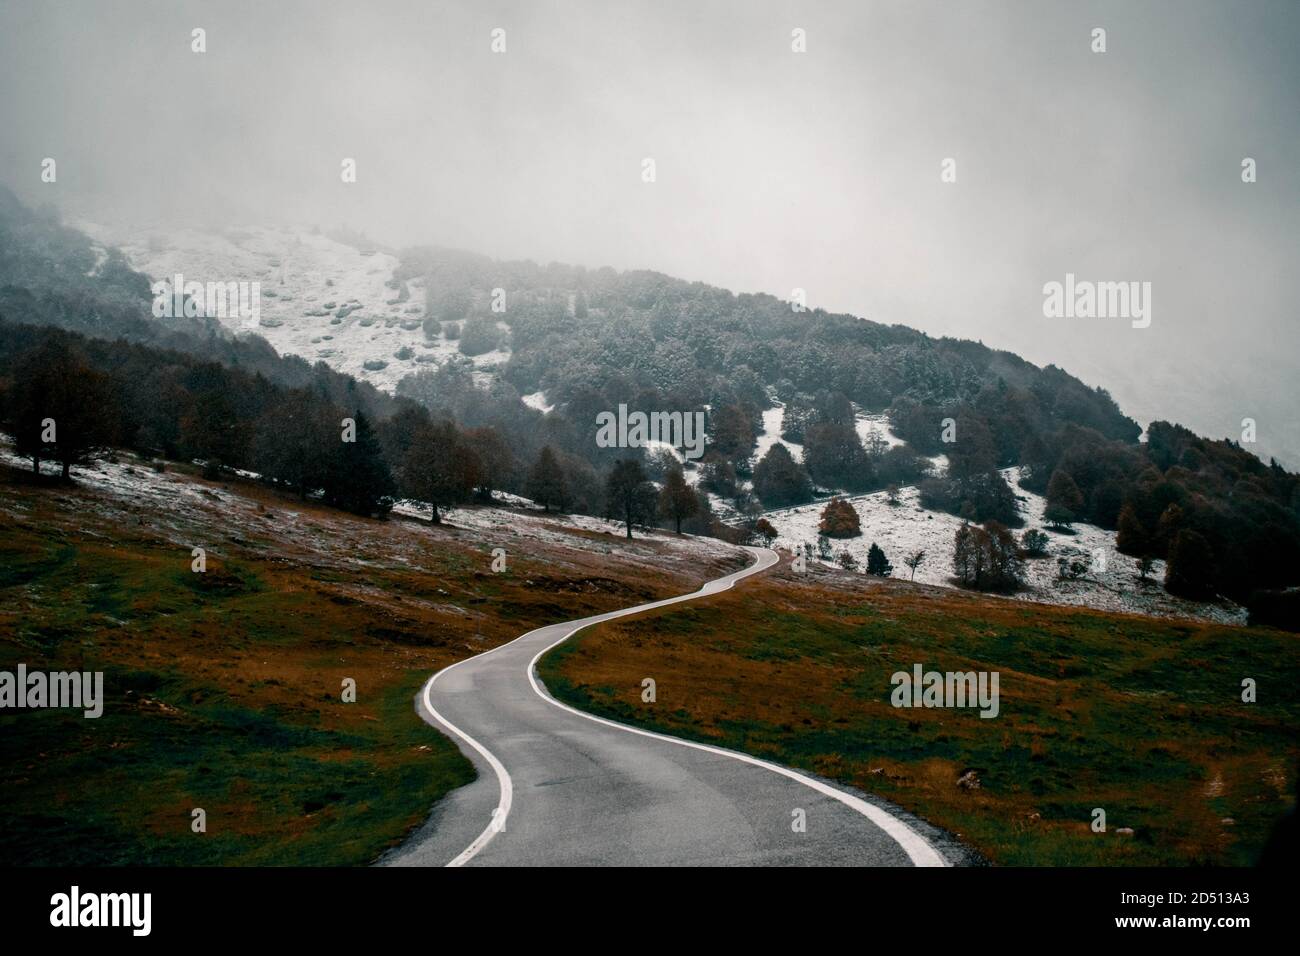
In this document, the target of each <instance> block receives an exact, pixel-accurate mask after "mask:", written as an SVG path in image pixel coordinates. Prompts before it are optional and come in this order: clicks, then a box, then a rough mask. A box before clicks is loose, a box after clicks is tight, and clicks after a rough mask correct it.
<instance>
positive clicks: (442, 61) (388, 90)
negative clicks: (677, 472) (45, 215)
mask: <svg viewBox="0 0 1300 956" xmlns="http://www.w3.org/2000/svg"><path fill="white" fill-rule="evenodd" d="M194 27H203V28H205V29H206V31H207V43H208V52H207V53H205V54H202V55H197V54H194V53H191V52H190V31H191V29H192V28H194ZM497 27H500V28H503V29H505V31H506V44H507V48H506V52H505V53H504V54H494V53H492V52H491V50H490V31H491V30H492V29H493V28H497ZM1094 27H1103V28H1105V29H1106V31H1107V37H1106V40H1107V51H1106V52H1105V53H1094V52H1092V49H1091V46H1092V38H1091V31H1092V29H1093V28H1094ZM795 28H802V29H804V30H805V31H806V35H807V52H806V53H802V54H796V53H793V52H792V51H791V31H792V30H793V29H795ZM0 129H3V136H2V137H0V159H2V160H3V172H2V174H0V178H2V179H3V180H4V182H6V184H8V185H9V186H10V187H11V188H13V189H14V190H15V191H16V192H18V193H19V195H20V196H22V197H23V198H24V199H26V200H29V201H33V200H34V201H40V200H51V201H55V202H56V203H57V204H58V205H60V206H61V207H62V208H63V209H64V210H65V211H66V212H67V213H68V214H69V215H73V216H84V217H87V218H96V219H100V220H109V221H114V220H116V221H119V222H125V221H136V222H138V221H141V220H146V221H157V220H166V219H171V220H176V221H180V222H183V223H186V224H196V225H201V224H204V223H207V222H212V221H215V220H217V219H224V220H226V221H241V222H248V223H274V222H307V223H319V224H322V225H338V224H350V225H353V226H355V227H358V228H361V229H364V230H365V231H366V232H367V233H369V234H370V235H371V236H372V237H373V238H375V239H377V240H381V241H384V242H386V243H389V244H393V245H400V244H405V243H412V242H433V243H439V244H444V245H450V246H457V247H463V248H469V249H473V250H476V251H480V252H484V253H487V254H489V255H493V256H498V257H507V258H515V257H524V258H532V259H536V260H538V261H542V262H547V261H552V260H558V261H564V262H573V263H579V264H583V265H588V266H601V265H612V266H615V267H617V268H650V269H657V270H661V271H663V272H667V273H670V274H673V275H677V276H681V277H683V278H687V279H699V280H702V281H706V282H710V283H714V284H717V285H721V286H725V287H727V288H730V289H734V290H736V291H759V290H762V291H768V292H772V293H774V294H777V295H780V296H782V297H788V296H789V295H790V292H791V289H793V288H795V287H799V288H803V289H806V290H807V294H808V298H809V303H810V305H813V306H822V307H825V308H828V309H832V310H837V311H848V312H854V313H856V314H860V315H863V316H866V317H868V318H871V319H875V320H878V321H883V322H900V323H904V324H906V325H910V326H914V327H916V328H920V329H924V330H926V331H928V332H931V333H932V334H936V335H955V336H961V337H967V338H975V339H980V340H982V341H984V342H985V343H986V344H989V345H993V346H996V347H1000V348H1006V349H1009V350H1011V351H1014V352H1018V353H1019V354H1021V355H1023V356H1025V357H1026V358H1028V359H1030V360H1031V361H1034V362H1036V363H1039V364H1046V363H1049V362H1052V363H1056V364H1058V365H1061V366H1062V367H1064V368H1066V369H1068V370H1069V371H1071V372H1074V373H1075V374H1077V375H1079V376H1080V377H1082V378H1083V379H1084V380H1085V381H1087V382H1089V383H1090V384H1096V385H1101V386H1104V387H1106V388H1108V389H1110V390H1111V392H1112V393H1113V394H1114V395H1115V396H1116V398H1117V400H1118V401H1119V402H1120V404H1121V406H1122V407H1123V408H1124V409H1125V410H1126V411H1127V412H1129V413H1130V414H1131V415H1133V416H1134V417H1136V418H1138V419H1139V421H1141V422H1142V424H1144V425H1145V424H1146V423H1147V422H1148V421H1149V420H1151V419H1152V418H1156V417H1161V418H1169V419H1173V420H1176V421H1182V422H1184V423H1185V424H1188V425H1190V426H1192V427H1194V428H1196V429H1197V430H1198V431H1202V432H1205V433H1208V434H1211V435H1212V436H1214V437H1223V436H1231V437H1234V438H1238V437H1240V430H1241V425H1240V423H1241V419H1242V418H1245V417H1251V418H1254V419H1256V420H1257V421H1258V429H1259V444H1258V446H1257V447H1256V449H1255V450H1258V451H1260V452H1261V453H1262V454H1263V455H1264V456H1265V457H1267V455H1269V454H1277V455H1278V456H1279V457H1280V458H1282V459H1283V461H1284V462H1286V463H1287V464H1288V465H1289V466H1291V467H1293V468H1294V467H1297V466H1300V422H1297V420H1296V415H1295V409H1296V404H1297V403H1296V401H1295V395H1296V382H1297V380H1298V379H1300V335H1298V334H1297V331H1296V323H1297V319H1300V316H1298V315H1297V311H1298V310H1297V306H1296V304H1295V303H1296V298H1295V294H1294V291H1293V283H1294V282H1295V281H1296V276H1297V274H1300V268H1297V264H1298V263H1300V163H1298V162H1297V156H1298V155H1300V3H1297V2H1294V0H1282V2H1275V3H1267V2H1257V0H1235V2H1226V0H1225V2H1221V3H1213V4H1212V3H1201V2H1193V0H1178V2H1152V0H1141V2H1117V3H1087V2H1074V3H1059V4H1058V3H1047V2H1033V3H1031V2H1000V3H973V2H960V3H958V2H946V3H921V2H902V0H890V2H879V3H871V2H836V0H821V2H808V3H796V2H755V0H743V2H735V3H725V2H709V0H695V2H673V0H658V2H653V3H628V2H622V3H620V2H537V0H528V2H519V3H482V2H475V3H468V2H466V3H435V2H429V0H419V2H409V3H399V2H365V3H360V2H346V3H344V2H334V0H315V2H302V3H291V2H281V0H277V2H274V3H271V2H260V3H228V2H221V3H217V2H210V0H209V2H202V3H199V2H195V3H186V2H176V0H167V2H126V0H123V2H94V3H84V2H69V0H59V2H36V0H0ZM46 156H53V157H56V158H57V160H58V163H59V182H58V184H57V193H53V192H52V188H53V187H50V186H47V185H43V184H42V183H41V182H40V180H39V172H40V161H41V159H42V158H43V157H46ZM1247 156H1249V157H1253V158H1254V159H1255V160H1256V161H1257V163H1258V182H1256V183H1254V184H1249V185H1247V184H1244V183H1243V182H1242V181H1241V161H1242V159H1243V157H1247ZM343 157H355V158H356V160H357V163H358V182H357V183H356V184H355V185H343V184H342V183H341V182H340V178H339V164H340V160H341V159H342V158H343ZM645 157H653V158H654V159H655V161H656V165H657V173H658V179H657V182H655V183H653V184H647V183H644V182H642V180H641V161H642V159H643V158H645ZM946 157H953V158H954V159H956V162H957V182H956V183H942V182H941V181H940V175H939V174H940V163H941V161H942V160H943V159H944V158H946ZM1066 272H1073V273H1075V274H1076V275H1078V276H1079V277H1080V278H1082V279H1094V280H1139V281H1149V282H1151V283H1152V303H1151V305H1152V322H1151V325H1150V327H1149V328H1145V329H1134V328H1132V327H1131V326H1130V323H1129V322H1128V321H1126V320H1124V319H1048V318H1045V317H1044V316H1043V309H1042V303H1043V293H1042V287H1043V284H1044V283H1046V282H1049V281H1052V280H1057V281H1060V280H1063V278H1064V276H1065V273H1066Z"/></svg>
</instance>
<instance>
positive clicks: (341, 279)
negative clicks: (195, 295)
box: [76, 222, 510, 392]
mask: <svg viewBox="0 0 1300 956" xmlns="http://www.w3.org/2000/svg"><path fill="white" fill-rule="evenodd" d="M76 225H77V228H79V229H81V230H82V231H84V232H85V233H86V234H87V235H89V236H91V237H92V238H93V239H95V240H96V241H98V242H101V243H104V244H106V245H115V246H118V247H120V248H121V250H122V252H123V253H124V254H125V255H126V258H127V261H128V262H129V263H130V264H131V266H132V268H134V269H137V270H139V271H140V272H143V273H144V274H145V275H147V276H149V278H150V279H151V280H153V281H161V280H164V279H166V280H168V281H170V280H171V279H172V277H173V276H175V275H176V274H178V273H179V274H181V275H183V276H184V277H185V281H187V282H203V283H207V282H260V283H261V293H262V294H261V319H260V324H259V326H258V327H257V328H256V329H254V330H252V331H254V332H256V334H258V335H260V336H262V337H263V338H265V339H266V340H267V341H268V342H270V343H271V345H272V347H273V348H275V350H276V351H277V352H279V353H280V354H282V355H283V354H292V355H299V356H301V357H302V358H304V359H306V360H307V361H309V362H317V361H323V362H325V363H326V364H327V365H329V366H330V367H332V368H334V369H337V370H338V371H340V372H344V373H346V374H349V375H353V376H355V377H356V378H358V379H362V380H365V381H368V382H371V383H372V384H374V385H376V386H377V387H379V388H382V389H384V390H385V391H389V392H391V391H393V389H394V388H395V387H396V385H397V383H398V382H399V381H400V380H401V379H402V378H404V377H405V376H406V375H408V374H410V373H412V372H416V371H419V370H420V369H421V368H426V367H437V366H440V365H443V364H445V363H446V362H448V361H451V360H452V359H453V358H455V357H457V356H460V354H461V353H460V351H459V349H458V347H457V341H456V340H449V339H447V338H446V337H445V336H443V335H442V333H441V332H440V331H439V333H438V334H437V335H436V336H435V337H432V338H427V337H426V336H425V333H424V329H423V321H424V286H423V282H422V280H420V279H413V280H411V281H409V282H406V283H405V292H403V291H402V288H401V284H399V285H398V288H392V287H391V286H390V285H389V283H390V280H392V279H393V273H394V270H395V269H396V268H397V266H398V259H397V257H396V256H393V255H390V254H388V253H386V252H381V251H378V250H374V249H359V248H357V247H355V246H352V245H349V244H347V243H343V242H339V241H336V240H334V239H331V238H329V237H328V236H325V235H323V234H321V233H320V232H319V231H318V230H313V229H310V228H266V227H249V228H239V229H226V230H224V231H222V232H220V233H210V232H202V231H199V230H195V229H184V228H176V227H174V226H165V227H158V228H147V227H146V228H134V229H131V228H124V229H122V230H116V229H114V230H109V229H108V228H106V227H104V226H100V225H98V224H95V223H89V222H79V223H76ZM221 323H222V324H223V325H224V326H226V328H228V329H230V330H231V331H232V332H235V333H240V332H245V331H247V330H246V329H245V328H244V320H243V319H241V318H240V317H239V316H237V315H236V316H229V317H224V318H222V319H221ZM399 353H400V354H401V356H402V357H401V358H399V357H398V355H399ZM509 357H510V353H509V351H508V350H504V349H497V350H494V351H492V352H487V353H485V354H483V355H477V356H474V357H473V358H471V359H470V361H471V362H472V363H473V365H474V367H475V374H474V378H475V381H476V382H478V383H479V384H485V383H488V382H490V381H491V380H492V378H493V377H494V376H495V372H496V370H497V369H498V368H499V366H501V365H502V364H503V363H504V362H506V361H507V360H508V359H509Z"/></svg>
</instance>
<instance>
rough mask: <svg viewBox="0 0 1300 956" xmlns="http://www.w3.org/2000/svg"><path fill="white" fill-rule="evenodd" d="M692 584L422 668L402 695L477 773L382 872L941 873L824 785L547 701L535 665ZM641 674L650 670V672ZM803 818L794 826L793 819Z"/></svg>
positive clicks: (890, 819)
mask: <svg viewBox="0 0 1300 956" xmlns="http://www.w3.org/2000/svg"><path fill="white" fill-rule="evenodd" d="M746 550H748V551H749V552H750V553H751V554H752V555H753V556H754V558H755V561H754V563H753V564H751V565H750V566H749V567H747V568H745V569H743V570H741V571H737V572H735V573H732V574H728V575H726V576H725V577H721V578H718V579H717V580H714V581H710V582H708V583H707V584H705V585H704V586H703V587H701V588H700V589H699V590H698V591H695V592H693V593H691V594H684V595H680V596H678V597H674V598H668V599H666V600H662V601H655V602H652V603H650V604H642V605H638V606H636V607H631V608H625V609H623V610H619V611H611V612H609V613H606V614H598V615H595V616H593V617H587V618H583V619H581V620H578V621H568V622H563V623H559V624H550V625H547V626H546V627H541V628H538V629H537V630H535V631H529V632H528V633H527V634H524V635H523V636H521V637H519V638H516V639H515V640H514V641H511V642H510V643H508V644H503V645H501V646H500V647H497V648H494V649H492V650H490V651H487V652H486V653H483V654H479V655H478V656H476V657H471V658H468V659H466V660H463V661H460V662H458V663H456V664H452V665H451V666H449V667H446V668H444V669H443V670H440V671H438V673H436V674H434V675H433V676H432V677H431V678H429V681H428V682H427V683H426V684H425V685H424V687H423V689H422V690H421V692H420V694H419V695H418V696H417V703H416V708H417V710H418V711H419V713H420V715H421V716H422V717H423V718H424V719H425V721H427V722H428V723H430V724H432V725H434V726H435V727H437V728H439V729H440V730H442V731H444V732H445V733H447V734H448V735H450V736H451V738H452V739H453V740H455V741H456V742H457V744H458V745H459V746H460V748H461V751H462V752H463V753H464V754H465V755H466V756H467V757H468V758H469V759H470V760H471V761H472V762H473V763H474V765H475V767H476V768H477V770H478V771H479V774H478V779H477V780H475V781H474V783H472V784H469V785H468V786H465V787H461V788H460V789H459V790H456V791H454V792H453V793H451V794H449V795H448V796H447V797H446V798H445V799H443V800H442V801H440V802H439V804H438V805H437V807H436V808H435V809H434V812H433V813H432V814H431V815H430V817H429V820H428V821H427V822H426V823H425V824H424V825H423V826H422V827H421V828H420V829H419V830H418V831H416V833H414V834H413V835H412V836H411V838H410V839H408V840H407V841H406V842H405V843H404V844H403V845H402V846H400V847H398V848H396V849H395V850H393V851H391V852H390V853H389V854H387V855H386V856H385V857H384V858H383V859H382V860H381V861H380V864H381V865H385V866H444V865H447V866H461V865H473V866H480V865H482V866H569V865H582V866H592V865H615V866H620V865H621V866H659V865H686V866H689V865H707V866H717V865H741V866H745V865H776V866H792V865H817V866H822V865H876V866H895V865H897V866H907V865H916V866H944V865H947V863H948V862H949V861H948V860H947V859H946V858H945V856H944V855H943V854H941V853H940V852H939V850H938V849H936V845H935V844H936V843H937V842H940V838H939V835H938V834H937V832H936V833H932V834H931V838H930V839H928V838H927V837H925V836H923V835H922V834H921V832H920V831H921V830H922V829H927V828H926V827H925V825H924V824H921V823H920V822H919V821H916V820H909V821H905V820H904V819H903V816H902V815H901V813H900V812H899V811H897V810H894V809H892V808H886V805H884V804H883V803H882V802H880V801H878V800H876V799H874V798H868V797H866V796H865V795H863V794H858V793H855V792H851V791H848V790H845V789H842V788H840V787H838V786H833V785H831V784H829V783H827V782H826V781H824V780H821V779H818V778H815V777H811V776H808V775H806V774H802V773H798V772H796V771H793V770H790V769H787V768H785V767H781V766H778V765H776V764H773V763H768V762H766V761H762V760H758V759H756V758H754V757H750V756H748V755H746V754H741V753H737V752H735V751H730V750H724V749H721V748H718V747H711V746H707V745H704V744H698V743H694V742H691V741H685V740H680V739H678V738H675V737H668V736H665V735H662V734H656V733H652V732H650V731H645V730H641V729H639V728H636V727H631V726H628V725H625V724H619V723H615V722H613V721H610V720H605V719H603V718H600V717H595V716H592V715H590V714H585V713H582V712H581V711H578V710H575V709H573V708H572V707H569V706H568V705H567V704H563V703H561V702H559V701H557V700H555V699H554V698H553V697H551V696H550V694H548V693H547V691H546V689H545V687H543V686H542V684H541V682H540V681H538V679H537V677H536V675H535V673H534V670H535V667H536V664H537V661H538V659H539V658H540V657H541V656H542V655H543V654H544V653H546V651H548V650H550V649H551V648H552V647H554V646H555V645H557V644H559V643H561V642H562V641H564V640H565V639H566V638H568V637H569V636H571V635H572V634H573V633H575V632H576V631H578V630H581V629H582V628H584V627H587V626H589V625H591V624H596V623H599V622H601V621H610V620H613V619H615V618H619V617H624V616H626V615H629V614H637V613H640V612H642V611H648V610H652V609H654V608H660V607H667V606H670V605H673V604H678V603H682V602H685V601H694V600H698V599H700V598H704V597H708V596H709V595H712V594H717V593H719V592H721V591H726V590H728V589H729V588H731V587H732V586H733V585H734V584H735V583H736V582H737V581H740V580H742V579H743V578H746V577H749V576H750V575H752V574H758V573H760V572H762V571H765V570H766V569H768V568H770V567H772V566H773V565H775V564H776V563H777V561H778V557H777V555H776V553H775V552H773V551H770V550H768V549H766V548H747V549H746ZM651 676H653V675H651ZM799 811H802V818H803V820H804V824H805V825H804V828H803V829H802V830H800V829H799V828H798V827H797V826H796V822H797V820H798V819H799V818H800V816H801V814H800V813H799Z"/></svg>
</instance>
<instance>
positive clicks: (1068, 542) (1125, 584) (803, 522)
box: [766, 468, 1246, 624]
mask: <svg viewBox="0 0 1300 956" xmlns="http://www.w3.org/2000/svg"><path fill="white" fill-rule="evenodd" d="M1003 474H1004V475H1005V476H1006V478H1007V481H1008V482H1010V484H1011V487H1012V488H1013V490H1014V491H1015V493H1016V496H1017V498H1018V499H1019V501H1020V514H1021V516H1022V517H1023V518H1024V520H1025V525H1024V527H1023V528H1018V529H1013V531H1014V533H1015V535H1016V536H1017V537H1019V536H1020V535H1021V534H1023V533H1024V532H1025V531H1026V530H1027V529H1029V528H1040V529H1042V530H1043V531H1044V532H1045V533H1046V534H1047V537H1048V542H1049V543H1048V546H1047V551H1048V554H1047V556H1046V557H1042V558H1030V559H1027V560H1026V561H1025V569H1026V572H1027V575H1026V577H1027V583H1028V587H1027V588H1026V589H1025V590H1024V591H1022V592H1020V593H1019V594H1017V595H1016V596H1015V597H1016V598H1017V599H1019V600H1027V601H1043V602H1047V603H1051V604H1065V605H1077V606H1080V607H1089V608H1095V609H1097V610H1104V611H1129V612H1132V613H1137V614H1150V615H1154V616H1160V617H1165V616H1169V617H1192V618H1198V619H1202V620H1212V621H1218V622H1221V623H1225V624H1244V623H1246V611H1245V609H1244V608H1242V607H1239V606H1237V605H1235V604H1231V603H1224V604H1203V603H1200V602H1196V601H1185V600H1183V599H1181V598H1176V597H1173V596H1172V595H1169V594H1166V593H1165V591H1164V589H1163V588H1162V587H1161V582H1163V580H1164V573H1165V568H1164V562H1163V561H1157V562H1155V567H1154V568H1153V570H1152V572H1151V578H1152V583H1150V584H1140V583H1139V582H1138V580H1137V570H1136V562H1135V561H1134V559H1133V558H1130V557H1128V556H1127V555H1123V554H1120V553H1119V552H1118V551H1117V550H1115V533H1114V532H1113V531H1106V530H1104V529H1102V528H1097V527H1094V526H1092V525H1087V524H1076V525H1075V526H1074V534H1066V533H1057V532H1054V531H1052V530H1051V529H1049V528H1047V527H1046V526H1045V525H1044V524H1043V522H1042V514H1043V507H1044V504H1045V502H1044V500H1043V498H1042V497H1041V496H1039V495H1036V494H1034V493H1033V492H1030V491H1026V490H1025V489H1023V488H1021V487H1019V485H1018V484H1017V480H1018V478H1019V469H1016V468H1008V469H1006V470H1004V472H1003ZM919 498H920V493H919V492H918V491H917V489H916V488H904V489H902V490H901V491H900V493H899V503H898V504H897V505H891V504H890V503H889V500H888V496H887V495H886V493H885V492H883V491H879V492H875V493H872V494H868V495H857V496H853V497H849V498H848V499H847V500H848V501H849V502H850V503H851V504H852V505H853V507H854V510H856V511H857V513H858V520H859V521H860V522H861V526H862V535H861V536H860V537H857V538H839V539H831V544H832V547H833V549H834V553H835V554H837V555H838V554H839V553H840V552H841V551H845V550H847V551H848V552H849V553H850V554H852V555H853V556H854V557H855V558H857V559H858V563H859V565H860V566H861V567H862V568H865V567H866V564H867V549H868V548H870V547H871V545H872V543H873V542H874V543H876V544H879V545H880V547H881V548H882V549H884V552H885V555H886V556H887V557H888V558H889V561H890V563H891V564H893V566H894V574H893V576H894V577H900V578H909V577H911V572H910V571H909V570H908V568H907V567H905V566H904V564H903V559H904V558H906V557H908V556H909V555H911V554H914V553H915V552H917V551H925V561H924V563H923V564H922V565H921V566H920V567H919V568H918V569H917V572H916V580H917V581H918V582H923V583H925V584H933V585H938V586H940V587H954V586H955V585H954V584H953V582H952V581H951V578H952V574H953V570H952V555H953V536H954V535H955V533H956V531H957V529H958V528H959V527H961V524H962V521H961V519H960V518H958V517H956V516H954V515H950V514H945V513H943V512H938V511H926V510H924V509H923V508H921V506H920V504H919ZM825 506H826V502H824V501H822V502H818V503H816V504H811V505H802V506H800V507H797V508H788V509H784V510H781V511H773V512H768V513H767V514H766V517H767V520H768V521H770V522H771V523H772V525H773V526H774V527H775V528H776V529H777V532H778V533H779V537H778V538H777V541H776V544H777V546H778V547H782V548H789V549H790V550H794V549H796V548H802V547H803V545H804V543H805V542H807V543H808V544H810V545H812V547H813V554H814V557H815V556H816V553H817V552H816V549H817V525H818V521H819V520H820V516H821V512H822V509H823V508H824V507H825ZM1072 556H1086V557H1087V558H1088V560H1089V561H1090V562H1091V567H1090V569H1089V570H1088V572H1087V573H1086V574H1085V575H1084V576H1083V577H1081V578H1079V579H1077V580H1073V581H1060V580H1058V579H1057V564H1056V559H1057V558H1058V557H1072Z"/></svg>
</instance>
